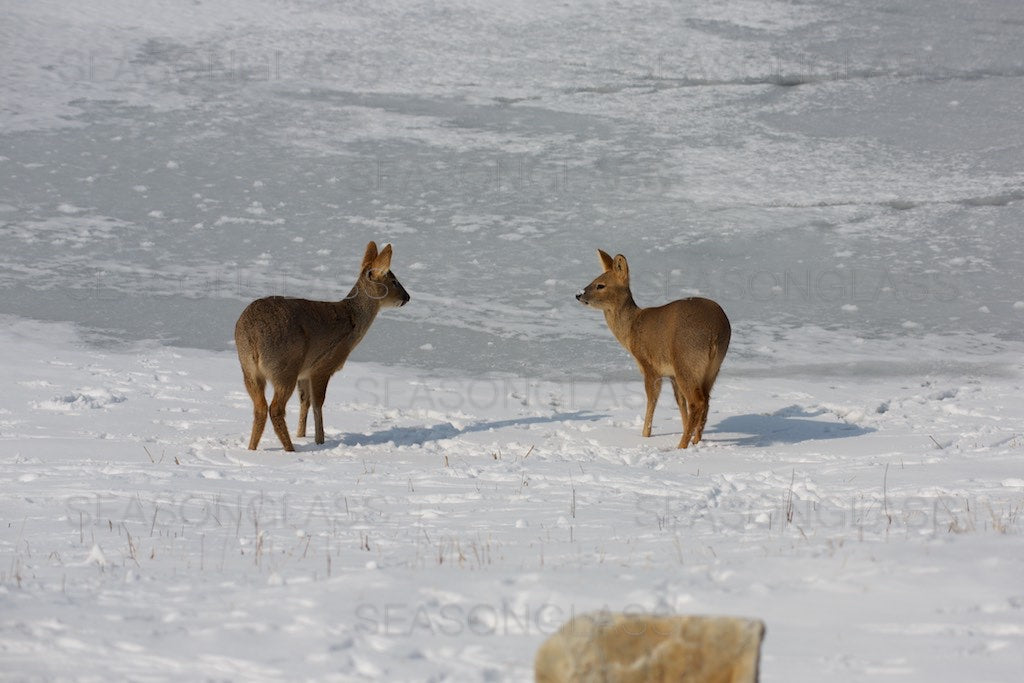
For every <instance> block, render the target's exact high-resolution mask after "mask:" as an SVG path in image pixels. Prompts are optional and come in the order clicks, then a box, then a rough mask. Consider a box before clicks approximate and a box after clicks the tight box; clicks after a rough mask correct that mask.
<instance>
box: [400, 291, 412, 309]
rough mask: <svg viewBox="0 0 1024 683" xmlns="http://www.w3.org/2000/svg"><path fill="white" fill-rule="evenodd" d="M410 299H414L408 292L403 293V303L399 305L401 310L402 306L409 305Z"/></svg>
mask: <svg viewBox="0 0 1024 683" xmlns="http://www.w3.org/2000/svg"><path fill="white" fill-rule="evenodd" d="M410 298H412V297H410V296H409V294H408V292H403V293H402V302H401V303H400V304H398V306H399V308H401V307H402V306H404V305H406V304H407V303H409V299H410Z"/></svg>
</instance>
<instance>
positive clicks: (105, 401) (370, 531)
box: [0, 320, 1024, 681]
mask: <svg viewBox="0 0 1024 683" xmlns="http://www.w3.org/2000/svg"><path fill="white" fill-rule="evenodd" d="M5 322H7V323H8V325H6V330H5V331H4V332H3V333H2V334H0V355H2V357H3V358H5V359H8V360H6V361H5V362H4V364H3V373H4V384H5V386H7V387H8V393H7V395H6V398H5V399H4V400H3V403H2V408H0V410H2V414H0V418H2V420H0V439H2V442H0V443H2V444H3V456H2V460H0V472H2V477H3V481H4V482H6V483H5V485H4V486H5V491H4V497H3V519H4V526H3V530H2V536H0V543H2V546H0V548H2V553H3V557H4V564H3V567H2V568H0V575H2V579H3V580H2V584H0V604H2V605H3V609H2V610H0V653H2V658H3V660H4V663H5V664H4V669H5V671H6V674H7V675H13V676H14V677H23V676H24V677H29V678H33V677H40V678H48V677H83V678H87V677H97V678H102V679H111V678H133V679H137V678H145V677H149V676H157V677H162V676H167V677H174V678H178V679H197V678H201V677H202V678H218V679H220V678H234V679H254V678H255V679H295V678H317V679H320V678H334V679H337V680H388V681H397V680H409V681H413V680H528V679H529V678H530V675H531V667H530V665H531V662H532V654H533V652H534V651H535V649H536V648H537V646H538V645H539V644H540V642H541V641H542V640H543V639H544V637H545V636H546V635H549V634H550V633H552V632H553V631H554V630H555V629H557V628H558V626H559V625H561V623H562V622H564V621H565V620H566V619H568V618H569V617H570V616H571V615H573V614H580V613H583V612H585V611H589V610H592V609H595V608H601V607H606V608H612V609H625V610H631V611H643V612H658V613H688V614H691V613H715V614H719V613H722V614H739V615H749V616H754V617H759V618H762V619H764V620H765V621H766V622H767V623H768V627H769V631H768V639H767V641H766V643H765V647H764V671H763V674H764V679H765V680H766V681H771V680H776V681H816V680H822V679H823V678H827V679H829V680H878V679H880V678H883V679H885V680H889V679H892V680H921V681H924V680H971V681H1009V680H1013V679H1014V678H1015V676H1016V674H1017V673H1019V671H1020V665H1021V657H1022V654H1021V653H1022V651H1024V590H1022V584H1021V578H1020V577H1021V576H1024V536H1022V531H1024V519H1022V514H1024V471H1022V469H1021V466H1020V460H1021V456H1022V451H1024V434H1022V432H1021V429H1020V428H1021V423H1020V419H1019V418H1020V415H1021V412H1022V406H1024V399H1022V398H1021V396H1022V392H1021V390H1022V386H1021V384H1022V382H1021V381H1020V379H1019V373H1020V371H1021V370H1022V367H1021V365H1022V364H1021V360H1020V356H1016V357H1003V358H992V359H991V360H992V361H993V365H992V366H991V367H990V368H989V370H988V371H981V370H979V371H978V372H976V373H971V374H969V375H960V374H952V375H943V374H940V373H927V374H920V375H895V376H885V375H882V374H878V375H873V376H870V377H868V378H859V377H854V376H846V377H834V378H830V379H828V380H821V379H811V378H808V377H805V376H799V375H793V376H789V377H778V376H754V375H749V374H744V373H742V372H737V371H732V372H729V373H726V374H725V376H724V377H723V378H722V379H721V382H720V384H719V386H718V389H717V391H716V394H715V397H714V401H713V403H712V416H711V420H710V422H709V425H710V429H709V432H708V433H707V434H706V437H705V441H704V442H703V443H702V444H700V445H699V446H698V447H697V448H691V449H688V450H687V451H685V452H683V451H677V450H675V449H674V448H673V446H674V445H675V443H676V442H677V440H678V438H679V436H678V435H679V431H680V428H679V423H678V418H677V416H676V411H675V408H674V407H669V406H664V405H663V406H662V409H661V410H660V411H659V413H658V415H657V420H656V424H655V436H654V437H652V438H651V439H650V440H644V439H642V438H641V437H640V436H639V432H640V426H641V418H640V414H641V411H642V396H641V393H642V391H641V389H640V387H639V384H640V383H639V381H634V382H631V383H625V384H623V383H614V382H612V383H588V382H565V383H554V382H544V381H537V380H529V379H526V378H522V377H515V376H504V377H501V376H493V377H483V376H480V377H475V378H472V379H467V378H465V377H457V376H446V377H438V376H431V375H429V374H424V373H419V372H417V371H414V370H410V369H408V368H388V367H382V366H374V365H369V364H362V363H360V364H352V365H350V366H349V367H347V368H346V369H345V370H344V371H343V373H342V374H341V375H339V376H338V377H336V378H335V381H334V383H333V385H332V387H331V393H330V395H329V401H328V404H327V406H326V408H325V414H326V418H325V419H326V422H327V442H326V443H325V444H324V445H323V446H322V447H318V446H315V445H314V444H313V443H312V442H311V440H309V439H306V440H301V439H300V440H298V441H297V448H298V452H297V453H295V454H288V455H286V454H284V453H283V452H282V451H281V448H280V444H279V443H277V442H276V441H275V440H274V438H273V436H272V435H267V436H265V437H264V441H263V444H262V449H261V450H260V451H259V452H257V453H251V452H249V451H246V450H245V449H244V441H245V439H246V438H247V434H248V428H249V422H248V421H249V419H250V415H251V407H250V402H249V399H248V396H247V395H246V394H245V392H244V390H243V388H242V386H241V381H240V377H239V375H240V373H239V371H238V368H237V367H236V365H237V361H236V359H235V358H234V356H233V354H231V353H229V352H209V351H195V350H184V349H171V348H168V347H161V346H155V345H145V346H141V347H138V348H135V349H132V350H131V351H121V352H98V351H97V350H96V349H95V348H94V347H91V346H88V345H86V344H85V343H83V342H82V341H81V340H79V339H77V338H76V337H75V335H74V333H73V332H72V331H71V330H69V329H68V328H67V327H66V326H57V325H54V324H52V323H34V322H26V321H19V320H8V321H5ZM15 359H16V360H15ZM294 412H295V411H294V409H293V411H292V414H291V423H292V425H293V426H294V422H295V415H294Z"/></svg>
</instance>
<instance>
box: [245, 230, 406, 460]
mask: <svg viewBox="0 0 1024 683" xmlns="http://www.w3.org/2000/svg"><path fill="white" fill-rule="evenodd" d="M408 302H409V294H408V293H407V292H406V291H405V289H404V288H403V287H402V285H401V284H400V283H399V282H398V279H397V278H396V277H395V274H394V273H392V272H391V245H390V244H388V245H386V246H385V247H384V248H383V249H382V250H381V251H380V253H378V252H377V245H376V243H374V242H370V243H369V244H368V245H366V254H365V255H364V256H363V263H362V265H361V266H360V270H359V280H358V281H357V282H356V284H355V286H354V287H353V288H352V291H351V292H349V294H348V296H347V297H345V298H344V299H343V300H341V301H310V300H308V299H292V298H286V297H283V296H268V297H266V298H263V299H257V300H256V301H253V302H252V303H251V304H249V305H248V306H247V307H246V308H245V310H244V311H242V315H241V316H239V318H238V322H237V323H235V348H236V350H237V351H238V360H239V361H240V362H241V363H242V375H243V377H244V379H245V388H246V389H247V390H248V391H249V396H251V397H252V403H253V420H252V436H251V437H250V439H249V449H250V450H256V447H257V446H258V445H259V443H260V437H261V436H262V435H263V428H264V427H265V426H266V424H267V415H268V407H267V397H266V395H265V394H264V391H265V390H266V386H267V380H268V379H269V380H270V383H271V384H272V385H273V387H274V398H273V400H272V401H271V402H270V406H269V415H270V422H271V424H272V425H273V426H274V431H275V432H276V433H277V437H278V438H279V439H281V443H282V444H283V445H284V449H285V450H286V451H294V450H295V448H294V447H293V446H292V440H291V439H290V438H289V437H288V426H287V425H286V424H285V420H284V415H285V406H286V405H287V403H288V399H289V398H291V395H292V392H293V391H294V390H295V387H296V385H298V387H299V403H300V405H299V429H298V432H297V435H298V436H300V437H301V436H306V416H307V414H308V413H309V406H310V405H311V404H312V406H313V419H314V421H315V423H316V442H317V443H318V444H322V443H323V442H324V418H323V405H324V398H325V397H326V396H327V382H329V381H330V379H331V375H333V374H334V373H336V372H337V371H338V370H341V366H343V365H344V364H345V361H346V360H347V359H348V355H349V354H350V353H352V349H354V348H355V347H356V344H358V343H359V342H360V340H362V338H363V335H365V334H366V331H367V330H368V329H370V324H371V323H372V322H373V319H374V318H375V317H377V313H378V312H379V311H380V309H381V308H384V307H390V306H404V305H405V304H407V303H408Z"/></svg>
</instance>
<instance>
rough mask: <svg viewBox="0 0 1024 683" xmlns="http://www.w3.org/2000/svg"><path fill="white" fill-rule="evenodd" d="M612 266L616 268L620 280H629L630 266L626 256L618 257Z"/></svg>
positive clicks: (619, 255) (620, 255)
mask: <svg viewBox="0 0 1024 683" xmlns="http://www.w3.org/2000/svg"><path fill="white" fill-rule="evenodd" d="M612 266H613V267H614V268H615V274H616V275H618V276H619V279H620V280H628V279H629V264H628V263H626V257H625V256H623V255H622V254H618V255H616V256H615V261H614V263H613V264H612Z"/></svg>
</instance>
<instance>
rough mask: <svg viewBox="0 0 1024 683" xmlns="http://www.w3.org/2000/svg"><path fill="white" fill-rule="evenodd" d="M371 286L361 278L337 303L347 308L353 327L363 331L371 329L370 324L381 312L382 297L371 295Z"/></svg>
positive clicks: (346, 311)
mask: <svg viewBox="0 0 1024 683" xmlns="http://www.w3.org/2000/svg"><path fill="white" fill-rule="evenodd" d="M371 287H372V286H368V285H367V284H366V283H365V282H364V281H363V280H361V279H360V280H359V282H357V283H356V284H355V285H354V286H353V287H352V291H350V292H349V293H348V296H346V297H345V298H344V299H342V300H341V301H339V302H338V303H337V305H338V306H339V307H341V308H343V309H344V310H345V313H346V314H347V315H348V317H349V318H350V319H351V321H352V325H353V327H355V328H356V329H357V330H358V331H359V332H360V335H359V336H360V337H361V336H362V333H365V332H366V330H368V329H370V324H371V323H372V322H373V319H374V318H376V317H377V313H379V312H380V305H381V301H382V299H381V298H380V297H375V296H372V295H371V291H370V290H371Z"/></svg>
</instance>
